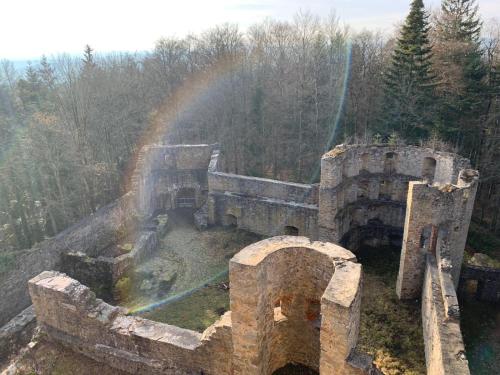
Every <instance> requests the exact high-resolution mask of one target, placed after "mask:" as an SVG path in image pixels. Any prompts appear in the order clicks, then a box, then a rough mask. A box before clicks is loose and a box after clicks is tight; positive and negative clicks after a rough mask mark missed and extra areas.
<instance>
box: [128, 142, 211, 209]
mask: <svg viewBox="0 0 500 375" xmlns="http://www.w3.org/2000/svg"><path fill="white" fill-rule="evenodd" d="M214 148H216V145H148V146H145V147H143V148H142V150H141V152H140V154H139V157H138V160H137V164H136V168H135V172H134V175H133V177H132V191H133V192H134V194H135V196H136V199H137V200H136V205H137V209H138V211H139V212H140V213H141V214H142V215H143V216H145V217H149V216H151V215H153V214H154V213H155V212H156V211H158V210H160V211H163V210H168V209H173V208H177V207H178V206H179V199H182V198H184V199H191V197H192V198H193V199H194V201H193V207H196V208H199V207H201V206H202V205H203V203H204V202H205V200H206V195H207V190H208V185H207V170H208V166H209V163H210V158H211V154H212V150H213V149H214Z"/></svg>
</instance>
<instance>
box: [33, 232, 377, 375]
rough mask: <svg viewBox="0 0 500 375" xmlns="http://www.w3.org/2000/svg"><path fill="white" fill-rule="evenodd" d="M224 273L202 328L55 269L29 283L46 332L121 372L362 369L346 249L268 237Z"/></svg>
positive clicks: (357, 282)
mask: <svg viewBox="0 0 500 375" xmlns="http://www.w3.org/2000/svg"><path fill="white" fill-rule="evenodd" d="M230 281H231V292H230V293H231V294H230V298H231V309H232V311H231V312H227V313H226V314H225V315H224V316H222V317H221V319H220V320H219V321H218V322H216V323H215V324H214V325H212V326H211V327H209V328H207V330H205V332H204V333H203V334H200V333H197V332H194V331H190V330H186V329H181V328H178V327H174V326H170V325H167V324H163V323H157V322H153V321H150V320H147V319H142V318H138V317H133V316H127V315H125V313H124V309H122V308H119V307H113V306H111V305H108V304H107V303H105V302H103V301H101V300H99V299H96V298H95V295H94V293H93V292H91V291H90V289H89V288H88V287H86V286H84V285H82V284H80V283H79V282H78V281H76V280H74V279H71V278H70V277H68V276H66V275H64V274H62V273H58V272H55V271H45V272H43V273H41V274H40V275H38V276H36V277H35V278H33V279H32V280H30V282H29V289H30V294H31V298H32V300H33V306H34V308H35V312H36V316H37V320H38V324H39V325H40V327H41V328H42V330H43V331H44V332H45V333H46V334H47V335H48V337H49V338H50V339H52V340H56V341H58V342H60V343H62V344H63V345H66V346H68V347H70V348H71V349H73V350H75V351H78V352H81V353H83V354H85V355H87V356H89V357H91V358H93V359H95V360H97V361H101V362H106V363H107V364H108V365H109V366H112V367H115V368H118V369H120V370H122V371H125V372H128V373H131V374H176V375H182V374H193V375H194V374H207V375H209V374H211V375H251V374H256V375H257V374H258V375H270V374H271V373H272V372H273V371H274V370H276V369H277V368H279V367H282V366H283V365H285V364H287V363H289V362H295V363H302V364H305V365H308V366H310V367H312V368H316V369H320V371H321V373H322V374H331V373H332V369H335V373H336V374H349V375H350V374H362V373H366V371H368V369H367V368H360V367H359V366H358V363H356V364H352V363H351V362H350V361H351V360H352V358H353V352H354V349H355V347H356V343H357V338H358V332H359V319H360V298H361V288H362V277H361V266H360V265H359V264H357V263H355V257H354V255H353V254H352V253H351V252H350V251H348V250H346V249H343V248H341V247H339V246H337V245H333V244H328V243H320V242H311V241H310V240H309V239H307V238H305V237H291V236H285V237H275V238H271V239H268V240H264V241H261V242H258V243H255V244H253V245H250V246H248V247H247V248H245V249H243V250H242V251H241V252H239V253H238V254H237V255H236V256H235V257H234V258H233V259H232V260H231V263H230ZM320 313H321V315H320ZM323 329H324V330H325V332H324V333H323V332H321V331H322V330H323ZM320 332H321V333H320Z"/></svg>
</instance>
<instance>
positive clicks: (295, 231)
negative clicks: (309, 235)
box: [285, 225, 299, 236]
mask: <svg viewBox="0 0 500 375" xmlns="http://www.w3.org/2000/svg"><path fill="white" fill-rule="evenodd" d="M285 235H287V236H298V235H299V228H297V227H294V226H291V225H287V226H286V227H285Z"/></svg>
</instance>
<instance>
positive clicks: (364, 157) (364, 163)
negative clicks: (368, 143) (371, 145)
mask: <svg viewBox="0 0 500 375" xmlns="http://www.w3.org/2000/svg"><path fill="white" fill-rule="evenodd" d="M369 163H370V154H368V153H364V154H363V155H361V170H362V171H367V172H368V164H369Z"/></svg>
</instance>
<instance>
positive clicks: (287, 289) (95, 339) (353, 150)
mask: <svg viewBox="0 0 500 375" xmlns="http://www.w3.org/2000/svg"><path fill="white" fill-rule="evenodd" d="M223 162H224V160H223V157H222V153H221V151H220V149H219V147H218V145H174V146H171V145H149V146H146V147H144V148H143V149H142V151H141V153H140V155H139V160H138V163H137V168H136V171H135V173H134V175H133V178H132V188H131V191H130V192H129V193H128V194H127V195H126V196H124V197H122V198H121V199H120V200H119V201H118V203H113V204H112V205H110V206H108V207H106V208H104V209H102V210H101V211H100V212H99V211H98V212H97V213H96V215H94V217H92V218H89V219H88V220H87V221H83V222H82V223H79V224H77V225H75V226H73V227H72V228H69V229H68V230H66V231H65V232H63V233H62V234H61V235H58V236H57V237H55V238H54V239H51V240H48V241H47V243H44V244H41V245H40V246H38V247H37V248H36V249H33V250H31V251H30V252H27V253H26V254H23V255H22V256H21V257H20V258H19V260H17V261H16V262H19V267H21V268H22V272H16V270H13V271H11V272H10V273H9V274H8V275H7V277H4V278H3V279H0V282H1V283H2V284H3V285H4V286H8V287H10V289H8V290H7V289H5V288H2V290H1V291H0V297H1V298H3V300H5V298H7V299H8V300H11V301H15V302H16V303H15V305H14V306H7V305H5V304H2V306H1V308H0V324H4V323H6V322H7V321H8V320H9V319H10V318H12V317H13V316H14V315H15V314H17V313H19V312H20V311H21V310H22V309H24V308H26V307H27V306H28V305H29V301H30V296H31V300H32V302H33V305H34V310H35V312H36V317H37V322H38V324H39V326H41V327H42V328H43V330H44V331H45V332H47V334H48V335H49V336H50V337H51V338H53V339H54V340H57V341H59V342H62V343H63V344H65V345H67V346H69V347H70V348H72V349H74V350H76V351H80V352H83V353H84V354H86V355H88V356H90V357H92V358H94V359H96V360H97V361H104V362H106V363H108V364H109V365H111V366H114V367H116V368H119V369H122V370H123V371H128V372H130V373H134V374H136V373H144V374H146V373H147V374H214V375H215V374H217V375H219V374H220V375H222V374H235V375H236V374H245V375H246V374H256V375H257V374H272V373H273V372H274V371H275V370H276V369H278V368H280V367H282V366H284V365H286V364H287V363H300V364H304V365H306V366H308V367H310V368H312V369H315V370H317V371H319V373H320V374H364V373H369V372H370V371H372V369H371V363H370V361H369V359H367V357H366V356H365V355H363V354H362V353H360V352H359V351H357V350H356V344H357V339H358V329H359V319H360V307H361V299H360V296H361V294H362V285H363V283H362V279H363V277H362V269H361V268H362V267H361V265H360V264H359V263H357V260H356V256H355V254H356V251H357V249H358V248H359V247H360V246H361V245H362V244H363V243H375V244H383V243H392V244H397V245H400V246H401V257H400V266H399V274H398V280H397V289H396V293H397V295H398V297H399V298H401V299H416V298H421V301H422V321H423V327H424V339H425V351H426V364H427V372H428V374H469V370H468V364H467V360H466V358H465V355H464V354H463V353H464V346H463V341H462V336H461V332H460V325H459V306H458V301H457V297H456V292H455V291H456V288H457V286H458V282H459V278H460V269H461V264H462V259H463V253H464V247H465V241H466V238H467V232H468V227H469V223H470V218H471V214H472V208H473V204H474V197H475V194H476V189H477V181H478V173H477V171H475V170H472V169H470V165H469V162H468V160H466V159H464V158H462V157H460V156H458V155H455V154H451V153H446V152H439V151H434V150H431V149H428V148H421V147H416V146H389V145H340V146H337V147H336V148H334V149H333V150H331V151H330V152H328V153H326V154H325V155H324V156H323V157H322V159H321V179H320V182H319V184H299V183H289V182H281V181H275V180H270V179H265V178H255V177H248V176H241V175H237V174H233V173H228V172H226V171H225V170H224V163H223ZM179 207H191V208H195V209H197V210H198V211H197V212H196V213H195V220H196V223H197V226H198V227H199V228H201V229H203V228H205V227H207V226H210V225H235V226H237V227H239V228H242V229H245V230H248V231H250V232H254V233H258V234H261V235H264V236H266V237H271V238H269V239H267V240H264V241H261V242H258V243H255V244H253V245H250V246H248V247H246V248H245V249H243V250H241V251H240V252H239V253H238V254H236V255H235V256H234V257H233V258H232V259H231V261H230V265H229V267H230V283H231V289H230V305H231V311H230V312H228V313H226V314H225V315H224V316H223V317H221V319H220V320H219V321H218V322H216V323H215V324H214V325H213V326H211V327H209V328H208V329H207V330H206V331H205V332H204V333H203V334H199V333H197V332H194V331H189V330H185V329H181V328H178V327H174V326H170V325H167V324H163V323H158V322H153V321H149V320H147V319H142V318H138V317H133V316H127V315H126V312H125V311H123V309H122V308H119V307H113V306H111V305H108V304H107V303H105V302H103V301H101V300H99V299H96V298H95V295H94V294H93V293H92V292H91V291H90V289H89V288H88V287H86V286H84V285H82V284H81V283H80V282H82V283H84V284H86V281H87V280H92V279H94V278H95V275H93V274H92V270H93V269H98V268H99V267H101V266H99V267H97V266H92V267H90V269H89V272H87V273H86V274H85V275H75V274H74V272H71V269H78V268H79V267H73V268H68V267H65V264H66V265H67V262H62V264H61V259H63V258H64V257H65V256H67V255H68V254H71V256H72V257H73V258H71V259H72V262H78V259H79V258H78V257H81V259H85V260H86V264H94V265H96V264H99V265H102V264H106V267H107V269H109V270H110V271H105V272H104V273H105V274H111V275H112V274H113V272H117V273H120V272H124V270H126V269H127V268H128V267H133V265H134V262H138V261H140V259H141V258H142V257H147V256H148V254H149V252H150V251H154V246H155V236H156V233H159V231H161V228H160V227H161V225H159V223H158V221H156V222H155V221H154V220H155V217H156V215H157V213H158V212H162V211H165V210H169V209H174V208H179ZM117 228H122V229H120V230H117ZM123 228H134V233H136V234H135V236H134V241H135V243H134V251H132V252H131V254H130V255H128V256H127V257H123V258H122V259H118V258H114V259H109V257H106V256H105V254H103V253H102V250H103V249H104V248H105V247H106V246H108V245H109V244H112V243H115V242H116V241H118V240H119V238H120V233H122V232H123V231H124V229H123ZM90 233H92V234H93V236H92V240H90V241H87V240H86V239H88V237H89V234H90ZM347 249H349V250H347ZM380 256H384V254H383V253H381V254H380ZM89 258H91V259H92V261H91V262H90V263H89ZM23 262H25V263H24V264H23ZM92 262H94V263H92ZM106 262H107V263H106ZM73 264H74V263H73ZM103 267H104V266H103ZM99 269H101V268H99ZM50 270H59V271H63V272H65V273H66V274H68V275H69V276H68V275H66V274H63V273H59V272H55V271H50ZM42 271H45V272H42ZM41 272H42V273H41ZM101 273H102V272H101ZM37 275H38V276H37ZM89 275H90V276H89ZM35 276H36V277H35ZM70 276H73V277H75V278H76V279H78V281H77V280H74V279H73V278H71V277H70ZM30 278H31V281H30V282H29V295H28V289H27V282H28V280H29V279H30ZM109 282H110V283H112V282H113V278H112V277H111V281H109ZM14 319H15V318H14ZM0 343H1V341H0Z"/></svg>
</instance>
